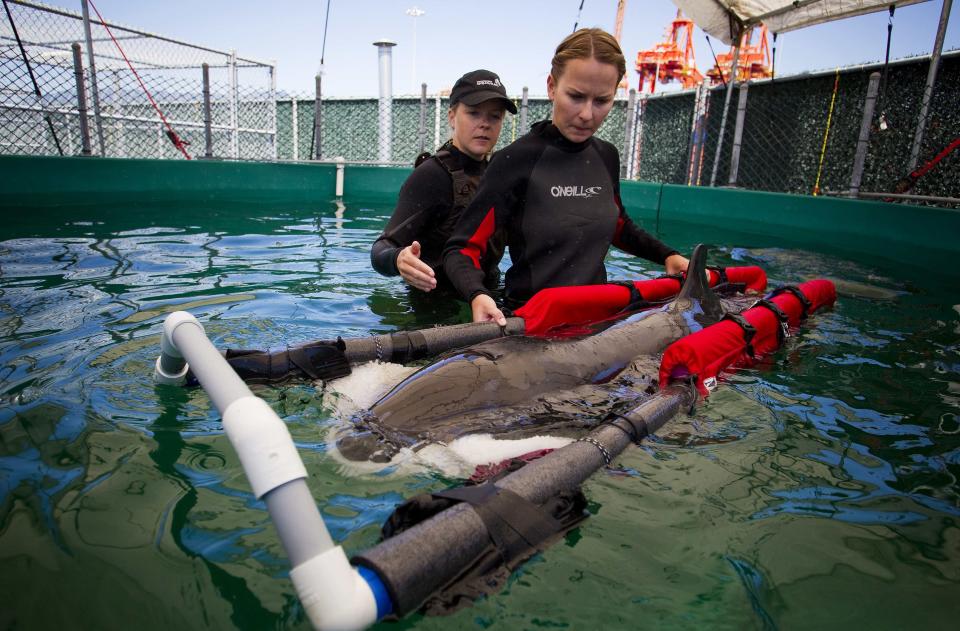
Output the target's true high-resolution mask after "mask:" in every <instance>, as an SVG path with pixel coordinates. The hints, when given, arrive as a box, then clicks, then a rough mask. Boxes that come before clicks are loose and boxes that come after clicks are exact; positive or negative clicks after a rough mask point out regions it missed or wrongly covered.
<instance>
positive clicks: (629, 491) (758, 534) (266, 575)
mask: <svg viewBox="0 0 960 631" xmlns="http://www.w3.org/2000/svg"><path fill="white" fill-rule="evenodd" d="M390 210H391V206H390V202H389V200H383V201H382V202H381V203H374V204H359V203H357V204H349V203H348V206H347V207H346V208H342V207H338V206H337V204H336V203H333V202H331V203H328V204H320V205H316V206H309V205H308V206H297V207H293V208H291V207H284V206H275V207H269V206H268V207H263V206H252V205H251V206H249V207H230V208H217V207H210V206H209V205H202V204H199V203H198V204H196V205H189V204H187V205H183V206H178V207H175V208H141V207H138V206H137V205H136V204H134V203H131V204H130V205H127V206H118V207H96V206H88V207H83V208H72V209H63V210H55V209H50V210H46V211H44V212H43V213H35V214H34V213H33V212H32V211H30V210H29V209H24V211H23V213H20V214H19V215H18V216H17V217H16V221H13V222H12V223H8V227H7V228H0V235H2V238H0V354H2V361H0V594H2V600H0V602H2V605H0V628H2V629H47V628H62V629H113V628H118V629H119V628H124V629H134V628H135V629H170V628H178V629H229V628H240V629H265V628H283V629H287V628H297V629H302V628H307V627H308V623H307V621H306V619H305V617H304V615H303V611H302V609H301V607H300V604H299V602H298V601H297V598H296V596H295V594H294V592H293V589H292V586H291V583H290V580H289V578H288V565H287V562H286V559H285V558H284V555H283V551H282V549H281V546H280V544H279V541H278V540H277V537H276V534H275V531H274V530H273V527H272V526H271V524H270V523H269V519H268V516H267V513H266V511H265V507H264V505H263V504H262V503H260V502H257V501H256V500H255V499H254V498H253V497H252V495H251V493H250V490H249V486H248V484H247V482H246V479H245V478H244V475H243V472H242V470H241V468H240V466H239V463H238V460H237V457H236V455H235V453H234V452H233V450H232V449H231V447H230V445H229V443H228V441H227V439H226V437H225V436H224V434H223V431H222V428H221V425H220V420H219V416H218V415H217V413H216V411H215V410H213V409H212V407H211V405H210V403H209V400H208V399H207V397H206V395H205V394H204V392H203V391H202V390H187V389H178V388H173V387H161V386H156V385H154V384H153V382H152V368H153V362H154V360H155V359H156V355H157V351H158V339H159V338H158V336H159V332H160V328H161V324H162V321H163V318H164V316H165V315H166V314H167V313H169V312H172V311H175V310H178V309H187V310H189V311H190V312H191V313H193V314H194V315H196V316H197V317H198V318H199V319H200V321H201V322H202V323H203V324H204V326H205V327H206V330H207V332H208V334H209V335H210V337H211V338H212V339H213V341H214V343H215V344H217V345H218V346H228V345H229V346H234V347H237V346H243V347H276V346H282V345H284V344H294V343H298V342H305V341H308V340H313V339H321V338H331V337H335V336H337V335H343V336H360V335H367V334H370V333H378V332H385V331H390V330H394V329H397V328H413V327H422V326H429V325H432V324H435V323H452V322H457V321H460V320H461V319H463V318H465V317H466V311H465V309H463V308H461V307H460V306H459V305H449V304H443V303H440V304H433V305H426V306H421V310H420V311H419V312H416V313H414V312H413V311H412V306H411V299H410V296H409V294H408V293H407V291H406V290H405V289H404V288H403V287H402V286H401V285H400V284H399V283H398V282H397V281H396V279H386V278H382V277H380V276H378V275H376V274H375V273H373V272H372V271H371V269H370V266H369V259H368V252H369V245H370V244H371V243H372V241H373V239H374V238H375V237H376V235H377V233H378V232H379V230H380V228H381V227H382V226H383V224H384V222H385V220H386V218H387V217H388V216H389V213H390ZM662 236H663V237H664V238H665V239H666V240H668V241H669V242H670V243H672V244H675V245H676V246H679V247H682V248H689V247H690V246H692V245H693V244H694V243H696V242H698V241H708V242H710V241H711V240H713V242H714V244H715V247H714V249H713V250H712V254H711V259H710V262H711V264H716V265H754V264H756V265H760V266H762V267H763V268H764V269H765V270H766V272H767V274H768V276H769V278H770V283H771V286H775V285H777V284H780V283H785V282H797V281H800V280H804V279H807V278H811V277H822V276H829V277H832V278H837V279H839V280H841V281H843V283H842V284H841V288H842V289H843V292H842V294H841V297H840V300H839V302H838V304H837V306H836V308H835V309H833V310H831V311H826V312H823V313H820V314H817V315H816V316H815V317H813V318H811V320H810V321H809V322H808V323H807V325H805V326H804V327H803V328H802V329H801V330H799V331H798V332H797V333H796V335H795V336H794V337H792V338H791V339H790V340H789V341H788V343H787V345H786V347H785V348H784V349H782V350H781V351H780V352H778V353H777V354H776V355H774V356H772V357H769V358H767V359H765V360H764V361H762V362H761V363H760V364H759V365H757V366H755V367H753V368H751V369H745V370H741V371H739V372H737V373H735V374H733V375H730V376H729V377H728V378H727V380H726V381H725V382H724V383H723V385H722V386H721V388H720V389H719V390H718V391H717V392H715V393H714V394H713V395H712V396H711V397H710V399H709V400H708V401H707V402H706V403H703V404H701V405H699V406H698V407H697V409H696V410H695V412H694V414H693V416H691V417H684V418H678V419H676V420H675V421H674V422H673V423H672V424H670V425H668V426H667V427H666V428H664V430H662V431H661V435H660V436H659V437H658V438H657V439H656V440H653V441H650V442H649V443H648V444H646V445H645V446H644V447H641V448H631V449H629V450H628V451H627V452H626V453H625V454H624V455H623V456H622V457H620V458H619V459H618V461H617V462H616V466H615V468H613V469H611V470H608V471H604V472H601V473H599V474H598V475H596V476H595V477H594V478H592V479H591V480H590V481H589V482H588V483H587V484H586V485H585V488H584V491H585V494H586V496H587V498H588V500H589V510H590V513H591V517H590V518H589V519H587V520H586V521H585V522H584V523H583V525H581V526H580V527H579V528H577V529H576V530H574V531H573V532H571V533H570V534H569V535H568V536H567V537H566V538H565V539H564V540H563V541H561V542H560V543H558V544H557V545H555V546H553V547H551V548H550V549H548V550H547V551H545V552H544V553H542V554H540V555H538V556H537V557H535V558H534V559H532V560H531V561H530V562H528V563H526V564H525V565H524V566H522V568H521V569H520V570H519V571H518V572H516V573H515V574H514V576H513V577H512V579H511V580H510V582H509V584H508V585H507V587H506V589H504V590H503V591H502V592H500V593H498V594H496V595H494V596H491V597H489V598H486V599H485V600H483V601H481V602H478V603H476V604H475V605H474V606H472V607H469V608H467V609H464V610H462V611H460V612H458V613H456V614H455V615H454V616H453V617H450V618H425V617H422V616H412V617H410V618H407V619H405V620H404V621H402V622H400V623H394V624H390V625H384V628H418V629H441V628H443V629H448V628H489V627H493V628H500V629H539V628H568V629H598V628H603V629H637V628H643V629H680V628H711V629H712V628H719V629H797V628H817V629H851V628H869V629H904V628H911V629H919V628H927V629H934V628H936V629H939V628H947V627H949V626H952V624H955V622H954V623H950V621H951V620H954V621H956V619H957V616H958V614H960V604H958V598H957V595H958V593H960V528H958V522H960V485H958V483H957V475H958V473H960V421H958V409H960V347H958V338H960V336H958V332H960V312H958V308H960V307H958V305H957V303H958V302H960V300H958V299H957V295H956V290H955V288H953V287H948V286H944V285H943V283H939V282H937V281H934V280H932V278H931V277H930V276H927V275H924V274H921V273H916V272H909V273H908V272H899V271H898V270H897V269H895V268H881V267H876V266H872V265H868V264H864V263H859V262H857V261H855V260H848V259H845V258H843V257H842V256H839V255H836V254H834V255H824V254H820V253H816V252H812V251H804V250H797V249H782V248H781V249H778V248H771V247H768V246H767V244H765V243H764V242H762V241H760V240H757V239H756V238H753V239H750V240H748V239H747V238H745V237H738V236H737V235H736V233H730V234H724V235H723V236H722V240H720V239H721V238H720V237H718V235H717V234H716V233H711V234H710V235H706V236H705V235H702V234H698V231H697V229H696V227H688V228H684V229H679V228H676V227H674V228H673V229H672V231H671V232H668V233H666V234H664V235H662ZM608 268H609V270H610V276H611V278H613V279H634V278H645V277H653V276H655V275H657V274H659V273H660V270H659V269H658V268H657V267H656V266H653V265H652V264H649V263H646V262H642V261H636V260H633V259H631V258H629V257H627V256H623V255H621V254H618V253H614V254H612V255H611V257H610V259H609V261H608ZM254 389H255V392H256V393H257V394H258V395H260V396H262V397H264V398H265V399H266V400H267V401H268V402H269V404H270V405H271V406H272V407H273V408H274V409H275V410H276V411H277V412H278V413H279V414H280V416H281V417H282V418H283V419H284V420H285V421H286V422H287V424H288V426H289V428H290V431H291V432H292V434H293V436H294V439H295V440H296V441H297V444H298V446H299V448H300V452H301V455H302V457H303V459H304V461H305V464H306V466H307V470H308V471H309V474H310V479H309V484H310V487H311V489H312V491H313V493H314V495H315V497H316V499H317V502H318V505H319V506H320V507H321V510H322V513H323V515H324V518H325V519H326V521H327V523H328V524H329V526H330V529H331V531H332V534H333V536H334V538H335V539H336V540H338V541H341V542H342V543H343V545H344V546H345V547H346V549H347V551H348V553H350V552H355V551H359V550H362V549H365V548H366V547H369V546H371V545H373V544H374V543H375V542H376V540H377V537H378V532H379V526H380V524H381V523H382V522H383V520H384V519H385V518H386V517H387V515H388V514H389V513H390V511H391V510H392V509H393V508H394V507H395V506H396V505H397V504H398V503H399V502H401V501H402V500H403V499H405V498H408V497H410V496H412V495H414V494H416V493H419V492H423V491H428V490H432V489H440V488H443V487H446V486H448V485H450V484H452V483H453V482H454V481H453V480H450V479H446V478H444V477H443V476H442V475H440V474H439V473H432V472H431V471H429V470H425V471H420V472H418V473H413V474H403V473H389V472H385V473H381V474H378V475H367V476H360V477H357V476H355V475H350V474H348V473H347V472H345V471H344V470H342V469H341V468H340V467H339V466H338V465H337V464H336V462H335V461H334V460H333V458H332V457H331V456H330V455H329V454H328V453H327V451H326V446H325V440H324V439H325V436H326V433H327V431H328V430H329V429H330V428H331V427H333V426H335V425H338V424H341V423H343V422H344V420H343V419H338V418H336V415H335V412H334V410H333V409H332V407H331V406H330V405H329V403H328V402H327V398H326V397H325V396H324V395H325V393H324V391H323V388H322V387H320V386H315V385H313V384H307V383H293V384H287V385H284V386H279V387H266V386H256V387H255V388H254Z"/></svg>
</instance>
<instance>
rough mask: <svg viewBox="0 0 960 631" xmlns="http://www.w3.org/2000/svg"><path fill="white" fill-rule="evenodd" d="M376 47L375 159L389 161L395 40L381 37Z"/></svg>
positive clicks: (375, 43) (391, 138)
mask: <svg viewBox="0 0 960 631" xmlns="http://www.w3.org/2000/svg"><path fill="white" fill-rule="evenodd" d="M373 45H374V46H376V47H377V53H378V59H379V62H380V63H379V66H380V101H379V106H378V114H379V116H378V120H379V125H378V133H377V161H378V162H390V157H391V155H392V151H391V149H392V147H391V145H392V144H393V133H392V132H393V59H392V56H393V54H392V51H391V49H392V48H393V47H394V46H396V45H397V43H396V42H392V41H390V40H386V39H381V40H377V41H375V42H374V43H373Z"/></svg>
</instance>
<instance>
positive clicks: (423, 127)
mask: <svg viewBox="0 0 960 631" xmlns="http://www.w3.org/2000/svg"><path fill="white" fill-rule="evenodd" d="M426 150H427V84H426V83H421V84H420V150H419V152H418V153H423V152H424V151H426Z"/></svg>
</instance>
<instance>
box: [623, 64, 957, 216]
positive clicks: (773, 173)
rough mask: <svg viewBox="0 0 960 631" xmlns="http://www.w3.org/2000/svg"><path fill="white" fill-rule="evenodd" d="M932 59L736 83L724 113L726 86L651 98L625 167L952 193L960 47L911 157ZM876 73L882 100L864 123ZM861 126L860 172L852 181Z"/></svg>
mask: <svg viewBox="0 0 960 631" xmlns="http://www.w3.org/2000/svg"><path fill="white" fill-rule="evenodd" d="M929 65H930V59H929V58H928V57H921V58H915V59H909V60H903V61H899V62H894V63H891V64H890V65H889V66H888V67H887V68H886V73H884V67H883V65H882V64H876V65H872V66H860V67H857V68H847V69H839V70H835V71H830V72H825V73H817V74H805V75H799V76H793V77H785V78H777V79H775V80H772V81H771V80H764V81H756V82H750V83H746V84H741V85H739V86H737V87H735V88H734V90H733V92H732V94H731V98H730V101H729V107H728V109H727V115H726V121H725V122H724V120H723V119H724V116H723V111H724V103H725V102H726V96H727V91H726V88H725V87H723V86H718V87H713V88H708V87H706V86H703V87H701V88H698V89H696V90H688V91H685V92H680V93H669V94H662V95H652V96H645V97H643V98H642V99H641V100H640V104H639V106H638V107H637V114H636V116H637V120H636V129H637V140H636V144H635V154H634V158H635V165H636V166H635V167H631V170H630V172H629V176H630V177H634V178H636V179H640V180H645V181H653V182H664V183H672V184H689V185H702V186H711V185H714V186H738V187H741V188H747V189H753V190H762V191H777V192H786V193H800V194H814V192H815V191H816V193H817V194H821V193H846V192H848V191H850V190H851V188H852V187H853V186H852V185H853V184H855V183H856V184H857V185H858V186H859V187H860V190H861V194H863V193H862V191H877V192H883V193H891V192H896V191H904V190H909V191H910V193H912V194H916V195H920V196H931V197H941V198H957V197H958V196H960V150H951V149H950V147H951V146H953V147H954V148H956V143H957V140H958V138H960V54H958V53H957V52H956V51H953V52H950V53H947V54H945V55H943V57H942V58H941V63H940V66H939V70H938V74H937V81H936V84H935V86H934V91H933V94H932V97H931V100H930V105H929V110H928V112H927V116H926V120H925V125H924V133H923V137H922V142H921V144H920V145H919V156H918V164H917V165H914V167H911V166H910V156H911V150H912V145H913V143H914V137H915V135H916V131H917V127H918V119H919V115H920V109H921V99H922V96H923V91H924V85H925V83H926V78H927V72H928V69H929ZM875 73H876V74H877V75H878V76H877V77H876V78H875V79H874V81H875V88H874V90H875V94H876V99H875V107H874V109H873V113H872V115H871V116H869V118H868V120H867V123H868V124H867V127H866V129H864V126H863V123H864V112H865V107H866V106H867V101H868V98H867V97H868V88H869V85H870V76H871V75H872V74H875ZM884 74H885V75H886V76H885V77H884ZM721 127H722V128H723V139H722V142H720V137H721V136H720V133H721V132H720V130H721ZM864 131H865V132H866V136H864V137H863V140H864V144H862V145H861V147H862V149H863V150H864V151H865V153H864V155H863V159H862V161H861V163H860V166H861V168H862V171H861V172H860V175H859V180H854V175H855V173H854V172H855V165H856V164H857V151H858V144H860V141H861V137H862V134H863V133H864ZM718 143H719V144H720V152H719V154H718V152H717V145H718ZM944 152H946V153H945V155H941V154H944ZM938 156H939V160H938V159H937V158H938ZM925 167H926V170H924V168H925ZM911 171H913V176H912V177H911ZM919 171H923V172H922V173H920V174H919V176H918V175H917V174H918V172H919ZM868 194H869V193H868ZM947 203H950V202H947Z"/></svg>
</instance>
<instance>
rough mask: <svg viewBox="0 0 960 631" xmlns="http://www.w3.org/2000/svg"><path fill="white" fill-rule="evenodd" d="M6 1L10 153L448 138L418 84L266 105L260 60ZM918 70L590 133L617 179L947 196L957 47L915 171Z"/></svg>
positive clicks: (665, 107) (712, 91)
mask: <svg viewBox="0 0 960 631" xmlns="http://www.w3.org/2000/svg"><path fill="white" fill-rule="evenodd" d="M8 3H9V6H10V8H11V10H12V15H11V18H12V19H11V20H8V21H7V22H4V23H3V24H2V25H0V66H2V69H3V74H2V80H0V152H3V153H18V154H44V155H56V154H61V155H80V154H84V153H88V152H89V153H92V154H97V155H106V156H117V157H148V158H182V156H181V155H180V153H179V152H178V149H177V146H176V142H171V140H174V141H176V140H177V139H178V138H180V139H183V140H185V141H186V142H188V143H189V145H187V146H186V150H187V151H189V152H190V153H191V154H192V155H194V156H209V157H216V158H226V159H242V160H295V161H297V160H316V159H321V160H333V159H337V158H343V159H344V160H346V161H348V162H360V163H374V164H395V165H409V164H411V163H412V162H413V160H414V158H415V156H416V155H418V154H419V153H420V152H422V151H424V150H426V151H434V150H436V148H437V147H438V146H439V145H440V144H441V143H443V142H444V141H445V140H446V139H447V138H449V137H450V130H449V127H448V124H447V110H448V105H449V101H448V98H447V97H446V96H444V95H438V94H433V95H428V94H426V89H424V94H423V96H421V97H397V98H393V99H390V100H389V102H388V103H389V105H388V107H386V108H385V109H381V107H380V103H379V100H378V99H377V98H352V99H344V98H321V99H320V107H317V97H316V95H317V91H318V90H312V91H311V94H310V95H309V96H287V97H281V98H277V95H276V91H275V87H274V76H275V74H274V68H273V67H272V66H270V65H268V64H263V63H260V62H256V61H251V60H247V59H242V58H239V57H237V56H236V55H235V54H233V53H227V52H222V51H214V50H210V49H208V48H203V47H200V46H194V45H189V44H185V43H182V42H177V41H174V40H171V39H169V38H164V37H161V36H157V35H150V34H148V33H144V32H142V31H138V30H135V29H132V28H128V27H120V26H116V25H113V24H110V23H109V22H108V23H107V24H104V23H102V22H101V21H100V19H99V17H98V16H97V15H96V14H94V15H91V16H90V20H89V22H85V20H84V19H83V16H82V15H78V14H75V13H71V12H68V11H64V10H60V9H54V8H51V7H45V6H42V5H39V4H37V3H32V2H24V1H22V0H8ZM87 23H88V24H89V27H90V31H91V33H90V37H89V38H88V37H87V36H86V35H85V33H84V26H85V24H87ZM75 43H79V44H81V46H80V47H79V48H80V51H76V50H75V48H77V47H76V46H74V44H75ZM91 53H92V55H91ZM125 57H126V58H127V59H129V62H130V64H129V65H130V66H132V67H133V70H131V68H130V67H129V66H128V63H127V61H126V59H125ZM91 61H92V62H93V63H91ZM929 66H930V60H929V58H928V57H918V58H914V59H909V60H902V61H899V62H894V63H891V64H890V65H889V66H888V67H886V68H884V67H883V66H882V65H881V64H876V65H873V66H861V67H856V68H846V69H840V70H837V71H830V72H824V73H815V74H805V75H799V76H793V77H784V78H777V79H776V80H763V81H755V82H750V83H747V84H742V85H739V86H737V87H736V88H735V89H734V90H733V91H732V92H731V94H730V98H729V102H728V101H727V98H728V97H727V90H726V88H725V87H724V86H715V87H707V86H706V85H703V86H701V87H700V88H698V89H696V90H687V91H684V92H675V93H667V94H657V95H642V96H639V97H637V96H636V95H632V96H631V97H629V98H624V97H620V98H618V99H617V100H616V102H615V104H614V108H613V110H612V111H611V113H610V114H609V115H608V117H607V120H606V121H605V122H604V125H603V127H601V129H600V131H599V132H598V134H597V135H598V137H600V138H603V139H604V140H607V141H609V142H611V143H613V144H614V145H615V146H616V147H618V148H619V149H620V152H621V160H622V163H623V166H622V175H623V176H624V177H626V178H628V179H639V180H643V181H651V182H665V183H674V184H686V185H695V186H696V185H700V186H737V187H742V188H748V189H753V190H763V191H777V192H788V193H799V194H815V193H816V194H820V193H831V194H838V193H845V192H848V191H851V190H852V189H854V190H858V191H859V192H860V193H861V194H864V195H870V194H871V193H870V192H871V191H872V192H883V193H891V192H907V191H909V192H910V193H912V194H917V195H923V196H930V197H939V198H954V199H955V198H956V197H958V196H960V168H958V165H960V150H952V149H951V147H952V148H953V149H957V148H958V146H960V144H958V143H960V53H958V52H957V51H954V52H951V53H947V54H945V55H944V56H943V57H942V60H941V63H940V67H939V73H938V77H937V82H936V84H935V89H934V91H933V94H932V97H931V99H930V103H929V110H928V113H927V118H926V121H925V125H924V134H923V142H922V143H921V144H920V145H919V152H918V156H917V164H916V165H911V154H912V153H913V146H914V136H915V133H916V130H917V127H918V125H917V119H918V116H919V113H920V110H921V99H922V96H923V91H924V85H925V83H926V77H927V71H928V68H929ZM373 68H374V66H373V64H372V63H371V72H373V71H374V70H373ZM134 71H135V72H134ZM877 72H882V73H883V78H882V80H880V81H877V80H876V79H874V87H873V90H874V93H875V94H876V98H874V99H873V101H872V103H874V104H875V107H874V111H873V113H872V114H871V115H870V116H869V117H868V120H867V123H868V124H867V125H866V127H864V118H865V116H864V112H865V108H867V107H868V105H867V103H868V101H869V99H868V98H867V94H868V90H869V89H870V85H871V79H870V76H871V74H874V73H877ZM77 76H79V77H80V80H79V81H78V80H77ZM141 80H142V82H143V84H144V86H146V88H148V89H149V92H150V93H151V94H152V99H151V98H150V97H148V96H147V92H146V91H145V90H144V88H143V87H142V86H141V84H140V81H141ZM319 87H320V86H319V85H318V86H317V88H319ZM84 97H85V100H86V102H84ZM515 102H516V104H517V107H518V109H519V110H520V112H519V113H518V115H516V116H510V117H508V118H507V119H506V120H505V121H504V127H503V131H502V133H501V136H500V141H499V143H498V145H497V147H498V148H502V147H503V146H505V145H506V144H508V143H510V142H512V141H513V140H516V139H517V138H518V137H520V136H521V135H523V134H524V133H526V131H527V129H528V128H529V127H530V125H531V124H533V123H534V122H536V121H538V120H543V119H545V118H549V116H550V112H551V104H550V102H549V101H548V100H547V99H545V98H542V97H537V98H526V96H524V97H521V98H516V99H515ZM154 103H155V105H156V107H154ZM725 104H727V106H726V115H724V108H725ZM84 112H85V113H84ZM318 114H319V121H320V124H319V125H315V121H316V120H318ZM164 119H165V120H164ZM167 123H169V126H168V125H167ZM721 129H722V138H721ZM384 130H385V131H384ZM171 132H172V133H171ZM85 139H89V140H85ZM911 171H912V173H911ZM946 203H951V202H950V201H949V200H947V202H946Z"/></svg>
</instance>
